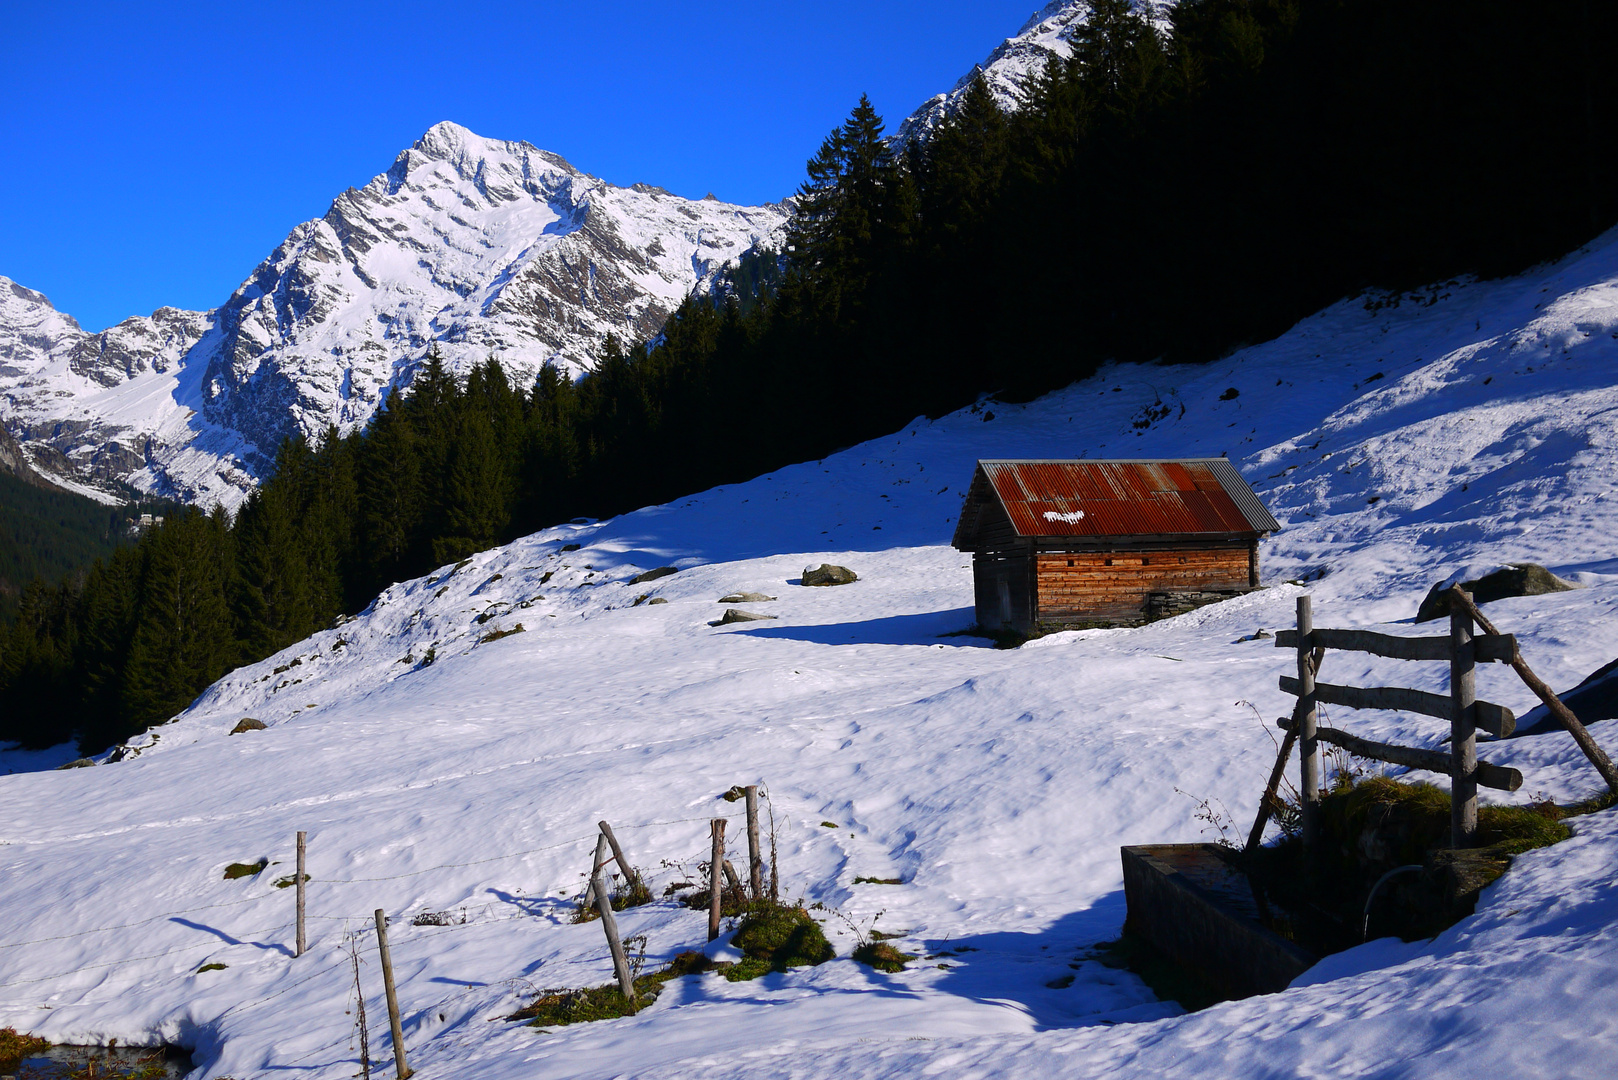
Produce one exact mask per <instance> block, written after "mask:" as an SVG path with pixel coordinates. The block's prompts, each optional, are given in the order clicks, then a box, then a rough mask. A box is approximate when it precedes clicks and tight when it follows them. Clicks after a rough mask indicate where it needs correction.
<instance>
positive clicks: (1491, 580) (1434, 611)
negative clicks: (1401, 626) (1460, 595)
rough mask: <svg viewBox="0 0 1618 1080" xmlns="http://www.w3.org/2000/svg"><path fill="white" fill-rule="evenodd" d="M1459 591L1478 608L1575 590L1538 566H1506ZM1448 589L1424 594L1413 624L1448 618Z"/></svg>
mask: <svg viewBox="0 0 1618 1080" xmlns="http://www.w3.org/2000/svg"><path fill="white" fill-rule="evenodd" d="M1461 588H1463V589H1465V590H1466V591H1467V592H1469V593H1471V594H1472V599H1473V600H1474V601H1475V602H1476V603H1479V604H1488V603H1492V602H1494V601H1495V600H1504V599H1505V598H1506V597H1508V596H1544V595H1545V594H1546V593H1557V592H1568V591H1569V590H1571V589H1577V588H1578V586H1577V585H1575V584H1573V583H1572V582H1571V581H1563V580H1562V579H1561V578H1559V577H1557V576H1556V575H1555V574H1553V573H1551V572H1550V571H1549V570H1547V569H1545V568H1544V567H1543V566H1540V565H1538V564H1537V563H1517V564H1515V565H1512V566H1505V567H1502V568H1500V569H1499V570H1496V571H1495V572H1494V573H1492V574H1484V575H1483V576H1482V577H1480V578H1478V579H1477V580H1476V581H1463V582H1461ZM1448 592H1449V589H1448V588H1446V587H1445V585H1444V583H1443V582H1442V581H1441V582H1439V583H1438V584H1436V585H1434V586H1433V587H1432V588H1431V589H1429V590H1427V595H1426V596H1425V597H1423V598H1422V601H1421V607H1419V608H1417V609H1416V621H1417V622H1419V623H1422V622H1428V621H1430V620H1432V619H1441V618H1443V617H1445V616H1447V615H1448V614H1449V597H1448V595H1447V594H1448Z"/></svg>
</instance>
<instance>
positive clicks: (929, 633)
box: [729, 607, 994, 649]
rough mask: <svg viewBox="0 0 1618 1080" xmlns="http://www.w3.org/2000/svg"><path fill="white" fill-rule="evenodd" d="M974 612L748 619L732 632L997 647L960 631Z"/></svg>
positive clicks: (822, 640)
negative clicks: (792, 622)
mask: <svg viewBox="0 0 1618 1080" xmlns="http://www.w3.org/2000/svg"><path fill="white" fill-rule="evenodd" d="M972 616H973V611H972V609H971V608H969V607H963V608H951V609H949V610H947V611H926V612H922V613H920V614H917V615H889V616H887V617H886V618H881V619H862V620H860V621H858V622H841V623H819V624H815V625H810V626H774V625H770V626H761V625H758V624H752V623H746V624H742V625H743V626H744V627H745V629H740V630H732V631H729V632H730V633H734V634H746V635H748V636H749V637H761V638H784V639H786V640H789V641H809V642H814V643H815V644H817V645H938V646H949V647H951V648H966V649H992V648H994V641H993V640H992V639H990V638H986V637H976V636H967V635H958V632H959V631H961V630H963V629H965V628H967V627H969V626H971V625H972ZM945 635H958V636H945Z"/></svg>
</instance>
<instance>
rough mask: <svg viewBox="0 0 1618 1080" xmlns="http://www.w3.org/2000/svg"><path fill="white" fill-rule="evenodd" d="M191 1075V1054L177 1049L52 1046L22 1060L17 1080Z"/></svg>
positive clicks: (170, 1079)
mask: <svg viewBox="0 0 1618 1080" xmlns="http://www.w3.org/2000/svg"><path fill="white" fill-rule="evenodd" d="M190 1071H191V1054H190V1053H189V1052H188V1051H186V1050H185V1049H184V1048H182V1047H178V1046H156V1047H153V1046H116V1047H106V1046H53V1047H51V1048H50V1049H49V1050H47V1051H45V1053H44V1054H43V1055H41V1056H39V1057H30V1058H24V1059H23V1061H22V1064H21V1066H19V1067H18V1069H17V1074H16V1080H126V1078H132V1080H180V1078H181V1077H183V1076H184V1075H185V1074H186V1073H188V1072H190ZM0 1080H6V1078H4V1077H0Z"/></svg>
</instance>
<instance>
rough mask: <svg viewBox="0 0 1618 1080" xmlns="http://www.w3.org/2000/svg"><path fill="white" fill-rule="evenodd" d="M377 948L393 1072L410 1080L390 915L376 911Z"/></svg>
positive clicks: (378, 909) (400, 1079) (402, 1079)
mask: <svg viewBox="0 0 1618 1080" xmlns="http://www.w3.org/2000/svg"><path fill="white" fill-rule="evenodd" d="M376 947H377V951H378V952H380V953H381V954H382V989H383V990H385V991H387V995H388V1026H389V1027H391V1028H392V1029H393V1071H394V1072H395V1074H397V1076H398V1078H399V1080H410V1065H409V1064H408V1063H407V1062H406V1061H405V1044H404V1028H402V1027H400V1026H399V995H398V994H396V993H394V991H393V954H392V953H390V952H389V951H388V914H387V912H385V911H383V910H382V909H381V908H377V909H376Z"/></svg>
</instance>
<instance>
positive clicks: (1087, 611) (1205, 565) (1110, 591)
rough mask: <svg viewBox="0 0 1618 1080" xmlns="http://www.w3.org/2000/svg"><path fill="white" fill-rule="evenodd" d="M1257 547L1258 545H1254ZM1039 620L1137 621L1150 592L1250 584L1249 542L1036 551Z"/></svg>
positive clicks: (1222, 588) (1217, 589)
mask: <svg viewBox="0 0 1618 1080" xmlns="http://www.w3.org/2000/svg"><path fill="white" fill-rule="evenodd" d="M1253 547H1256V545H1253ZM1034 561H1035V564H1036V568H1037V580H1038V608H1037V613H1036V621H1039V622H1046V621H1050V622H1060V621H1066V620H1074V621H1087V620H1092V619H1093V620H1117V621H1135V620H1139V619H1140V618H1141V616H1142V609H1143V608H1144V606H1145V603H1146V594H1147V593H1151V592H1224V591H1228V590H1237V589H1241V590H1245V589H1247V588H1249V587H1250V580H1251V577H1252V569H1253V566H1252V563H1253V554H1252V550H1251V548H1250V546H1249V545H1248V544H1245V543H1244V544H1241V545H1240V546H1237V545H1228V546H1220V547H1186V548H1168V549H1164V548H1157V549H1137V550H1120V551H1056V552H1042V553H1040V554H1038V555H1036V556H1035V560H1034Z"/></svg>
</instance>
